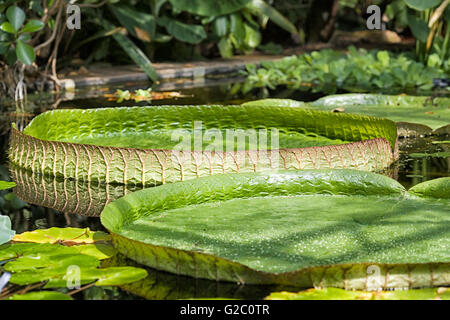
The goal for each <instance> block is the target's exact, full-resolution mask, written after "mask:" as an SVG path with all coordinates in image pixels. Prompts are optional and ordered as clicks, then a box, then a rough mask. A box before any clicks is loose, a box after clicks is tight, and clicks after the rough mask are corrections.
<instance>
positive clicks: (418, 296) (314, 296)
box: [266, 288, 450, 300]
mask: <svg viewBox="0 0 450 320" xmlns="http://www.w3.org/2000/svg"><path fill="white" fill-rule="evenodd" d="M266 299H267V300H450V290H448V288H433V289H431V288H430V289H415V290H396V291H348V290H343V289H338V288H327V289H310V290H306V291H300V292H287V291H283V292H274V293H271V294H270V295H269V296H268V297H267V298H266Z"/></svg>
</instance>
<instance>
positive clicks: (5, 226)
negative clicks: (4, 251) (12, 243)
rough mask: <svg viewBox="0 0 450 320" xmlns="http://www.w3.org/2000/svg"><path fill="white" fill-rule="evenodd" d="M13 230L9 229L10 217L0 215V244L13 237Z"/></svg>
mask: <svg viewBox="0 0 450 320" xmlns="http://www.w3.org/2000/svg"><path fill="white" fill-rule="evenodd" d="M14 234H15V231H14V230H11V219H9V217H8V216H4V215H0V245H2V244H4V243H7V242H9V240H11V239H12V238H13V237H14Z"/></svg>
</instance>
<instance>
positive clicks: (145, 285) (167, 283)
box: [102, 254, 305, 300]
mask: <svg viewBox="0 0 450 320" xmlns="http://www.w3.org/2000/svg"><path fill="white" fill-rule="evenodd" d="M102 266H105V267H117V266H137V267H141V268H146V269H147V272H148V276H147V277H146V278H145V279H143V280H141V281H137V282H134V283H131V284H127V285H123V286H120V288H121V289H123V290H125V291H127V292H129V293H132V294H135V295H137V296H140V297H143V298H145V299H150V300H175V299H201V298H203V299H211V298H226V299H250V300H259V299H263V298H264V297H267V296H268V295H269V294H270V293H271V292H274V291H300V290H303V289H305V288H298V287H292V286H281V285H243V284H236V283H234V282H221V281H212V280H205V279H196V278H192V277H186V276H178V275H175V274H171V273H167V272H163V271H158V270H155V269H151V268H148V267H146V266H142V265H140V264H138V263H136V262H134V261H133V260H130V259H128V258H127V257H125V256H124V255H122V254H117V255H115V256H114V257H112V258H111V259H108V260H106V261H104V262H103V264H102Z"/></svg>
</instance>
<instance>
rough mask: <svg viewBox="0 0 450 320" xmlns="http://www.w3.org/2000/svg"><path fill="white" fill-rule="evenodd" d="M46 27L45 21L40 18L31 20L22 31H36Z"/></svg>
mask: <svg viewBox="0 0 450 320" xmlns="http://www.w3.org/2000/svg"><path fill="white" fill-rule="evenodd" d="M43 27H44V23H43V22H42V21H40V20H30V21H28V22H27V23H26V24H25V26H24V27H23V29H22V30H20V32H36V31H39V30H41V29H42V28H43Z"/></svg>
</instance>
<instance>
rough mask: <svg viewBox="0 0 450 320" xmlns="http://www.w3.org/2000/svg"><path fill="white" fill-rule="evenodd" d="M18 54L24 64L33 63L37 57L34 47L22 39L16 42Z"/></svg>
mask: <svg viewBox="0 0 450 320" xmlns="http://www.w3.org/2000/svg"><path fill="white" fill-rule="evenodd" d="M16 54H17V58H18V59H19V60H20V61H21V62H22V63H23V64H28V65H30V64H32V63H33V62H34V60H35V59H36V54H35V52H34V49H33V47H32V46H30V45H29V44H26V43H24V42H22V41H21V40H17V43H16Z"/></svg>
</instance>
